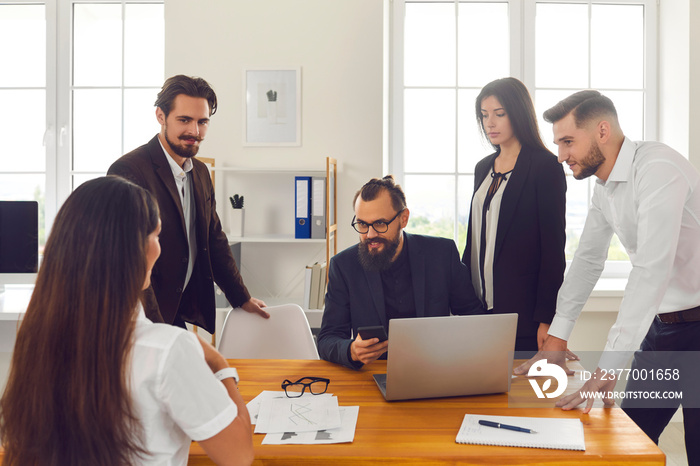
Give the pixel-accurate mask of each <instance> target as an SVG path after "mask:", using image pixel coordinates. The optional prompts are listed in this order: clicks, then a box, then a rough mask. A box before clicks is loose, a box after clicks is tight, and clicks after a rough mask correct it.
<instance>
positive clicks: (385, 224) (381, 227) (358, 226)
mask: <svg viewBox="0 0 700 466" xmlns="http://www.w3.org/2000/svg"><path fill="white" fill-rule="evenodd" d="M403 211H404V209H401V210H399V211H398V212H396V215H394V216H393V217H392V218H391V220H377V221H376V222H372V223H367V222H363V221H362V220H356V216H354V215H353V217H352V223H351V225H352V227H353V228H354V229H355V231H356V232H358V233H359V234H361V235H366V234H367V233H369V227H372V229H373V230H374V231H376V232H377V233H386V232H387V231H389V225H390V224H391V222H393V221H394V220H396V217H398V216H399V214H400V213H401V212H403Z"/></svg>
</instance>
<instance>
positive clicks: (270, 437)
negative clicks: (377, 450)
mask: <svg viewBox="0 0 700 466" xmlns="http://www.w3.org/2000/svg"><path fill="white" fill-rule="evenodd" d="M359 412H360V407H359V406H340V423H341V425H340V427H338V428H337V429H324V430H317V431H310V432H284V433H273V434H267V435H266V436H265V438H264V439H263V441H262V444H263V445H286V444H289V445H292V444H297V445H309V444H314V445H323V444H330V443H350V442H352V441H353V440H354V439H355V426H356V425H357V416H358V414H359Z"/></svg>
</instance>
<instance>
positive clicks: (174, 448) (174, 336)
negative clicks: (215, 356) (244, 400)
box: [129, 305, 238, 466]
mask: <svg viewBox="0 0 700 466" xmlns="http://www.w3.org/2000/svg"><path fill="white" fill-rule="evenodd" d="M134 340H135V341H134V348H133V354H132V357H131V359H130V360H131V377H130V378H129V382H130V388H131V394H132V399H133V402H134V408H135V410H136V413H137V417H138V419H139V421H140V422H141V424H142V426H143V437H141V438H142V440H143V442H144V446H145V448H146V450H148V451H149V452H150V456H148V457H146V458H144V459H143V460H141V462H140V464H143V465H152V466H155V465H185V464H187V459H188V457H189V449H190V443H191V441H192V440H197V441H200V440H206V439H209V438H211V437H213V436H214V435H216V434H218V433H219V432H221V431H222V430H223V429H224V428H225V427H226V426H228V425H229V424H231V422H233V420H234V419H235V418H236V416H237V415H238V409H237V407H236V405H235V404H234V402H233V400H231V398H230V397H229V395H228V392H227V391H226V388H225V387H224V385H223V384H222V383H221V382H219V381H218V380H217V379H216V377H214V374H213V373H212V371H211V369H210V368H209V366H208V365H207V363H206V362H205V361H204V351H203V350H202V347H201V345H200V344H199V342H198V341H197V338H196V337H195V336H194V334H193V333H191V332H187V331H185V330H183V329H180V328H177V327H173V326H171V325H166V324H154V323H153V322H151V321H150V320H148V319H147V318H146V316H145V314H144V312H143V308H142V307H140V305H139V310H138V318H137V321H136V329H135V335H134Z"/></svg>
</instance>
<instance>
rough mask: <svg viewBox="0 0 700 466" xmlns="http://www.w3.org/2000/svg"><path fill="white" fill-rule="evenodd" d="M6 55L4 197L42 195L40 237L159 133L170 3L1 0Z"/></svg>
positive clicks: (0, 182) (2, 77) (0, 187)
mask: <svg viewBox="0 0 700 466" xmlns="http://www.w3.org/2000/svg"><path fill="white" fill-rule="evenodd" d="M0 55H2V56H3V57H4V62H5V63H12V66H3V67H2V69H0V108H3V109H11V110H10V111H3V112H2V115H1V116H0V122H2V123H3V128H4V129H5V131H6V134H7V135H8V136H9V141H7V142H6V144H4V145H3V148H2V149H0V153H2V154H3V155H4V156H3V157H2V160H3V163H2V165H0V199H16V200H37V201H39V205H40V234H41V238H40V241H41V244H43V243H44V242H45V237H46V231H47V230H48V229H49V228H50V225H51V224H52V222H53V219H54V217H55V215H56V212H57V210H58V208H59V207H60V205H61V204H62V202H63V201H64V200H65V198H66V197H67V196H68V194H70V192H71V191H72V190H73V189H75V187H77V186H78V185H80V184H81V183H82V182H84V181H86V180H88V179H91V178H94V177H96V176H101V175H104V174H105V173H106V171H107V169H108V168H109V165H110V164H111V163H112V161H114V160H115V159H116V158H117V157H119V156H121V155H122V154H124V153H125V152H127V151H129V150H131V149H133V148H135V147H137V146H138V145H141V144H143V143H145V142H146V141H147V140H148V139H150V138H151V137H152V136H153V135H154V134H155V133H156V132H158V131H159V126H158V124H157V122H156V120H155V116H154V115H155V109H154V108H153V102H154V101H155V99H156V94H157V92H158V90H159V89H160V86H161V85H162V81H163V74H164V73H163V70H164V13H163V2H162V1H160V2H159V1H152V0H151V1H140V0H130V1H101V0H93V1H91V2H80V3H79V2H73V1H65V2H63V1H62V2H36V1H22V0H16V1H14V2H12V3H3V4H2V5H0ZM150 109H153V110H152V111H148V110H150ZM149 117H150V118H149Z"/></svg>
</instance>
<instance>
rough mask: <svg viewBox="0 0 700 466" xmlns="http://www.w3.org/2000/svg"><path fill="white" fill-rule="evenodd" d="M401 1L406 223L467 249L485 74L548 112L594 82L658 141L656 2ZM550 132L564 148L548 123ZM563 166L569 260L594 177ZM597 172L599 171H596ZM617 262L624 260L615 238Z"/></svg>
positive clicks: (398, 169) (400, 141)
mask: <svg viewBox="0 0 700 466" xmlns="http://www.w3.org/2000/svg"><path fill="white" fill-rule="evenodd" d="M609 3H610V2H602V1H575V0H574V1H563V0H558V1H546V0H540V1H536V0H525V1H522V2H520V1H514V0H510V1H508V0H500V1H487V0H482V1H469V0H463V1H457V0H455V1H430V0H420V1H418V0H416V1H414V0H404V1H396V2H394V10H393V13H392V46H391V50H392V56H391V59H392V65H391V74H392V77H391V88H392V94H391V102H392V112H391V125H390V128H391V135H390V167H391V170H392V172H393V173H394V174H395V175H396V176H397V178H398V179H399V181H400V182H402V183H403V186H404V188H405V191H406V196H407V198H408V203H409V207H410V208H411V220H410V222H409V225H408V228H407V229H408V230H409V231H413V232H416V233H424V234H432V235H438V236H443V237H448V238H453V239H455V241H456V243H457V246H458V248H459V249H460V252H461V251H462V250H463V249H464V246H465V242H466V232H467V222H468V217H469V210H470V203H471V197H472V192H473V184H474V176H473V173H474V172H473V170H474V166H475V165H476V163H477V162H478V161H479V160H480V159H481V158H483V157H484V156H486V155H488V154H490V153H492V152H493V150H492V149H491V147H490V145H488V143H487V142H486V141H483V140H482V139H481V136H480V134H479V131H478V126H477V121H476V116H475V107H474V104H475V102H474V100H475V98H476V96H477V94H478V92H479V91H480V89H481V87H483V86H484V85H485V84H486V83H488V82H490V81H492V80H494V79H497V78H501V77H505V76H514V77H516V78H518V79H520V80H522V81H523V82H524V83H525V85H526V86H527V87H528V89H529V90H530V93H531V95H532V97H533V100H534V102H535V109H536V112H537V114H538V116H539V117H540V118H541V116H542V113H543V112H544V111H545V110H546V109H547V108H549V107H551V106H552V105H553V104H555V103H556V102H558V101H559V100H560V99H562V98H563V97H566V96H567V95H569V94H571V93H573V92H575V91H577V90H580V89H585V88H596V89H599V90H600V91H601V92H603V93H604V94H606V95H608V96H609V97H610V98H611V99H612V100H613V101H614V102H615V104H616V106H617V108H618V112H619V116H620V121H621V125H622V127H623V130H624V131H625V134H626V135H627V136H628V137H630V138H631V139H653V138H654V137H655V136H656V134H655V128H656V121H655V115H656V112H655V108H656V107H655V99H656V79H655V74H654V72H655V71H654V70H655V60H656V58H655V53H656V52H655V45H653V44H655V43H656V29H655V28H656V26H655V24H656V19H655V15H656V10H655V8H656V5H655V2H653V1H648V0H618V1H616V2H615V4H614V5H613V4H609ZM540 130H541V133H542V137H543V139H544V141H545V143H547V144H548V145H549V147H550V150H552V152H554V153H555V154H556V146H554V145H553V143H552V133H551V125H550V124H548V123H545V122H544V121H540ZM565 171H566V172H567V181H568V192H567V247H566V253H567V259H571V258H572V257H573V252H574V251H575V249H576V246H577V245H578V238H579V237H580V234H581V231H582V229H583V223H584V221H585V217H586V214H587V211H588V204H589V202H590V197H591V194H592V189H593V184H592V183H594V180H593V179H589V180H587V181H574V180H573V177H572V176H571V173H570V172H569V170H568V168H567V167H565ZM592 178H593V177H592ZM609 259H611V260H615V259H621V260H628V258H627V255H626V254H625V252H624V248H622V247H621V246H620V243H619V241H618V240H617V238H614V239H613V242H612V244H611V248H610V254H609Z"/></svg>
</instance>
